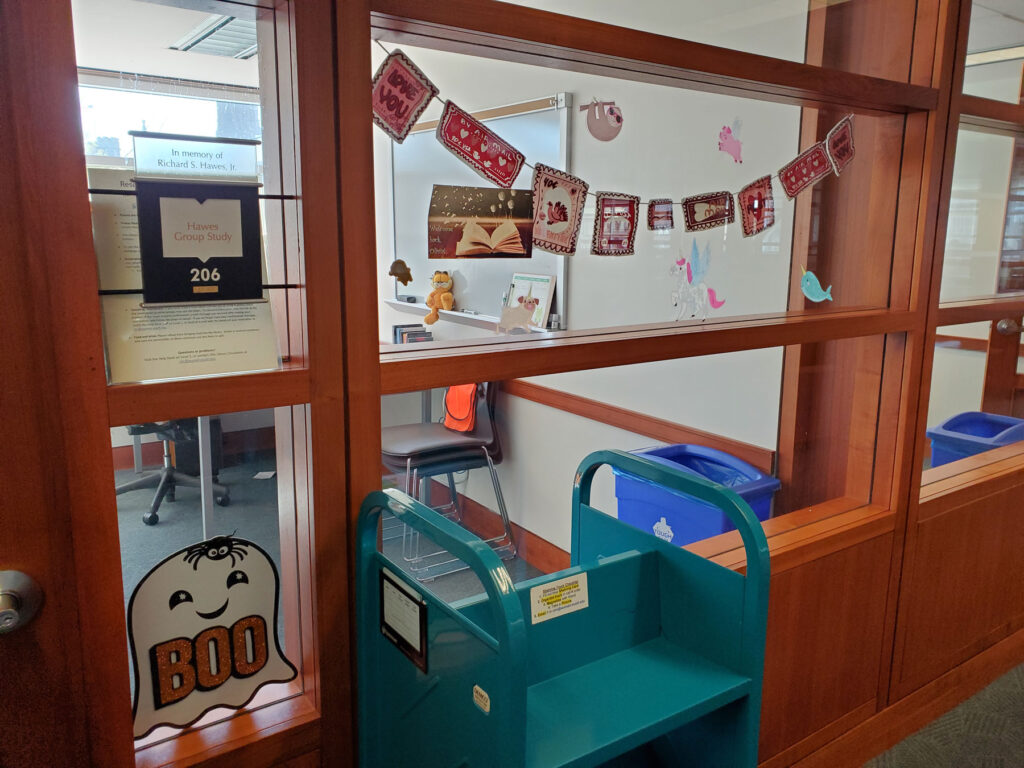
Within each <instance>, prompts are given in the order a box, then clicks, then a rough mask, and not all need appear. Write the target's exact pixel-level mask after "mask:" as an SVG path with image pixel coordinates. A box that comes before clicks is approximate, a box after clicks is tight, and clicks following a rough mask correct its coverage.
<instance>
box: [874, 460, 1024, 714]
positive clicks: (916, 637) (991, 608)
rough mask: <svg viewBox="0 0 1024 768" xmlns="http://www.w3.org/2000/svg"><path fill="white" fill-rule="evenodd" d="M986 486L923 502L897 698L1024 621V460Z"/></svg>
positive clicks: (904, 612) (906, 579)
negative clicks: (1022, 557) (1023, 571)
mask: <svg viewBox="0 0 1024 768" xmlns="http://www.w3.org/2000/svg"><path fill="white" fill-rule="evenodd" d="M986 485H987V487H986V486H979V485H973V486H964V487H962V488H958V489H955V490H953V491H950V492H949V493H944V494H941V495H937V496H933V497H931V498H926V499H922V501H921V507H920V517H919V519H920V522H919V523H918V524H917V526H916V539H915V552H914V557H913V559H912V560H910V561H908V563H907V570H906V572H905V573H904V576H903V586H902V590H901V599H900V610H899V618H898V624H897V633H898V634H897V648H896V655H895V661H894V668H893V679H894V681H895V682H894V686H893V691H894V695H895V697H896V698H899V697H902V696H906V695H907V694H909V693H910V692H912V691H914V690H915V689H917V688H919V687H920V686H922V685H924V684H925V683H928V682H929V681H931V680H932V679H933V678H935V677H938V676H939V675H941V674H943V673H944V672H947V671H948V670H950V669H952V668H953V667H954V666H955V665H957V664H959V663H961V662H963V661H965V660H966V659H968V658H970V657H971V656H973V655H974V654H976V653H979V652H980V651H982V650H984V649H985V648H987V647H988V646H990V645H992V644H993V643H995V642H998V641H999V640H1000V639H1002V638H1004V637H1006V636H1007V635H1009V634H1010V633H1011V632H1013V631H1015V630H1016V629H1019V628H1020V627H1022V626H1024V577H1022V576H1021V566H1020V553H1021V551H1022V550H1024V515H1022V514H1021V508H1022V506H1024V505H1022V502H1021V498H1022V494H1024V466H1021V467H1020V468H1019V469H1018V470H1017V472H1015V473H1013V474H1012V475H1011V476H1010V477H1009V478H1006V477H1004V478H1002V479H1001V482H999V483H998V484H996V485H994V486H993V485H988V484H986Z"/></svg>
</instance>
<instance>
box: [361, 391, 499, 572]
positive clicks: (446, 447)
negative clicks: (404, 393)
mask: <svg viewBox="0 0 1024 768" xmlns="http://www.w3.org/2000/svg"><path fill="white" fill-rule="evenodd" d="M497 391H498V388H497V385H496V384H495V383H494V382H488V383H484V384H480V385H479V386H478V388H477V401H476V423H475V425H474V427H473V429H472V431H470V432H457V431H454V430H451V429H448V428H447V427H445V426H444V424H442V423H439V422H428V423H422V424H401V425H398V426H394V427H385V428H383V429H382V430H381V450H382V460H383V463H384V466H385V467H387V468H388V470H390V471H391V472H395V473H403V474H404V475H405V492H406V493H407V494H408V495H410V496H412V497H414V498H416V499H419V500H421V501H423V502H425V503H426V504H427V505H428V506H430V505H431V503H430V482H429V481H430V478H432V477H434V476H436V475H446V476H447V480H448V501H447V503H446V504H442V505H440V506H435V507H433V508H434V509H436V510H437V511H438V512H441V513H442V514H445V516H446V517H449V518H451V519H454V520H457V521H459V522H461V520H462V509H461V505H460V503H459V496H458V493H457V492H456V489H455V477H454V473H456V472H462V471H467V470H470V469H478V468H482V467H486V468H487V470H488V473H489V475H490V478H491V485H492V486H493V487H494V497H495V500H496V501H497V505H498V514H499V515H500V517H501V522H502V527H503V529H504V530H503V532H502V534H501V535H500V536H496V537H494V538H492V539H489V540H488V541H487V543H488V544H490V545H491V547H492V548H493V549H494V550H495V552H497V554H498V555H499V557H501V558H502V559H503V560H507V559H509V558H512V557H515V554H516V546H515V541H514V540H513V538H512V527H511V524H510V522H509V519H508V510H507V509H506V507H505V497H504V496H503V495H502V493H501V484H500V483H499V481H498V472H497V470H496V469H495V465H496V464H499V463H501V458H502V456H501V443H500V441H499V440H498V431H497V429H495V426H494V401H495V398H496V396H497ZM446 395H447V392H446ZM423 480H426V481H427V482H426V483H424V482H422V481H423ZM402 529H403V557H404V559H405V561H406V562H407V563H408V564H409V569H410V570H411V571H413V572H414V573H415V574H416V577H417V578H418V579H420V580H421V581H423V580H427V579H432V578H435V577H437V576H441V575H443V574H445V573H451V572H453V571H457V570H461V569H463V568H465V567H466V566H465V565H464V564H463V563H462V562H461V561H459V560H457V559H455V558H454V557H452V556H451V555H449V554H448V553H447V552H444V551H441V552H433V553H429V554H421V552H420V548H419V534H418V533H416V532H415V531H413V530H411V529H409V528H406V527H405V526H402ZM385 538H387V537H386V536H385Z"/></svg>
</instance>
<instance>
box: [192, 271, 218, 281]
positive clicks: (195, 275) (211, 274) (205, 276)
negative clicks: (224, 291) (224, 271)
mask: <svg viewBox="0 0 1024 768" xmlns="http://www.w3.org/2000/svg"><path fill="white" fill-rule="evenodd" d="M218 280H220V270H219V269H217V268H216V267H214V268H213V269H207V268H206V267H203V268H202V269H199V268H198V267H192V282H193V283H210V282H214V283H216V282H217V281H218Z"/></svg>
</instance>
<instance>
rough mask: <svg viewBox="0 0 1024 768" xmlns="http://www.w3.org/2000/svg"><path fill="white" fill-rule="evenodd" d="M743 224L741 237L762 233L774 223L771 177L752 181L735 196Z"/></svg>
mask: <svg viewBox="0 0 1024 768" xmlns="http://www.w3.org/2000/svg"><path fill="white" fill-rule="evenodd" d="M736 200H737V201H738V204H739V207H740V220H741V221H742V222H743V236H744V237H750V236H751V235H756V234H758V233H759V232H764V231H765V230H766V229H768V227H770V226H771V225H772V224H774V223H775V200H774V199H772V177H771V176H762V177H761V178H760V179H758V180H757V181H752V182H750V183H749V184H747V186H745V187H744V188H743V189H741V190H740V193H739V194H738V195H737V196H736Z"/></svg>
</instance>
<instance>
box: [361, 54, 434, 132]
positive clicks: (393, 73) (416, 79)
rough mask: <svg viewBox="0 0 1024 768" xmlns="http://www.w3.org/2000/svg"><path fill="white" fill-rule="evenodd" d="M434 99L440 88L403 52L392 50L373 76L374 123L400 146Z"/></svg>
mask: <svg viewBox="0 0 1024 768" xmlns="http://www.w3.org/2000/svg"><path fill="white" fill-rule="evenodd" d="M435 96H437V86H436V85H434V84H433V83H432V82H430V80H428V79H427V76H426V75H424V74H423V73H422V72H420V70H419V67H417V66H416V65H415V64H413V63H412V61H411V60H410V59H409V57H408V56H406V55H405V54H404V53H402V52H401V51H399V50H395V51H392V52H391V54H390V55H389V56H388V57H387V58H386V59H384V63H383V64H381V65H380V69H378V70H377V74H376V75H374V77H373V91H372V95H371V97H370V98H371V101H372V104H373V122H375V123H376V124H377V125H379V126H380V127H381V128H383V129H384V131H385V132H386V133H387V135H388V136H390V137H391V138H392V139H394V140H395V141H397V142H398V143H399V144H401V143H402V142H403V141H404V140H405V137H406V136H408V135H409V131H410V129H411V128H412V127H413V125H414V124H415V123H416V120H417V119H418V118H419V116H420V115H421V114H423V110H424V109H426V108H427V105H428V104H430V100H431V99H432V98H434V97H435Z"/></svg>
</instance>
